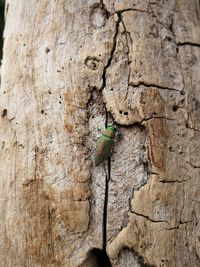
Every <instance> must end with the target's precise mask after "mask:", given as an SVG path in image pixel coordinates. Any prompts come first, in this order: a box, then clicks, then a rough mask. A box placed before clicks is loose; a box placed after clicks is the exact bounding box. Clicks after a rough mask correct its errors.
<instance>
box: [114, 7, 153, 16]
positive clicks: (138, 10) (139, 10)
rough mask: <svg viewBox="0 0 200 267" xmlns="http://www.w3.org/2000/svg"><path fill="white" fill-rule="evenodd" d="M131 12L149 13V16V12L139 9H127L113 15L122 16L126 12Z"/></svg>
mask: <svg viewBox="0 0 200 267" xmlns="http://www.w3.org/2000/svg"><path fill="white" fill-rule="evenodd" d="M129 11H135V12H142V13H148V14H149V11H148V10H144V9H139V8H126V9H121V10H117V11H115V13H113V15H114V14H122V13H124V12H129Z"/></svg>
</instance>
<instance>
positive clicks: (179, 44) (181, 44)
mask: <svg viewBox="0 0 200 267" xmlns="http://www.w3.org/2000/svg"><path fill="white" fill-rule="evenodd" d="M176 44H177V45H178V46H184V45H191V46H195V47H200V44H199V43H193V42H178V43H176Z"/></svg>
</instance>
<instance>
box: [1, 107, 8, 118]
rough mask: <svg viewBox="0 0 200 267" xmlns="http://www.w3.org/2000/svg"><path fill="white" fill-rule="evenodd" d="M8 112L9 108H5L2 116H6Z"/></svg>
mask: <svg viewBox="0 0 200 267" xmlns="http://www.w3.org/2000/svg"><path fill="white" fill-rule="evenodd" d="M7 113H8V111H7V109H4V110H3V112H2V114H1V117H2V118H4V117H5V116H6V115H7Z"/></svg>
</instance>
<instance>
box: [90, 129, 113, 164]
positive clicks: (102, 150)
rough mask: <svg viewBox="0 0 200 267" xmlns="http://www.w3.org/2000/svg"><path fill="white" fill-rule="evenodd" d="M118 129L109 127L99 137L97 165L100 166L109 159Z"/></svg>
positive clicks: (96, 155) (96, 152) (96, 154)
mask: <svg viewBox="0 0 200 267" xmlns="http://www.w3.org/2000/svg"><path fill="white" fill-rule="evenodd" d="M116 130H117V129H116V127H115V126H113V125H110V126H108V127H107V128H106V129H105V130H104V131H103V132H102V134H101V136H100V137H99V140H98V143H97V147H96V151H95V165H96V166H99V165H100V164H101V163H103V162H104V160H106V159H107V158H108V156H109V155H110V153H111V150H112V147H113V145H114V142H115V134H116Z"/></svg>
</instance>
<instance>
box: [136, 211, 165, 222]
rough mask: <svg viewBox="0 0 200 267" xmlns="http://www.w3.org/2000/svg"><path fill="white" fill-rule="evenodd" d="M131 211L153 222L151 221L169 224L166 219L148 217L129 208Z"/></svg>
mask: <svg viewBox="0 0 200 267" xmlns="http://www.w3.org/2000/svg"><path fill="white" fill-rule="evenodd" d="M131 213H133V214H135V215H136V216H139V217H143V218H145V219H147V220H148V221H150V222H153V223H168V224H169V222H168V221H166V220H154V219H152V218H150V217H149V216H148V215H144V214H141V213H138V212H135V211H133V210H131Z"/></svg>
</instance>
